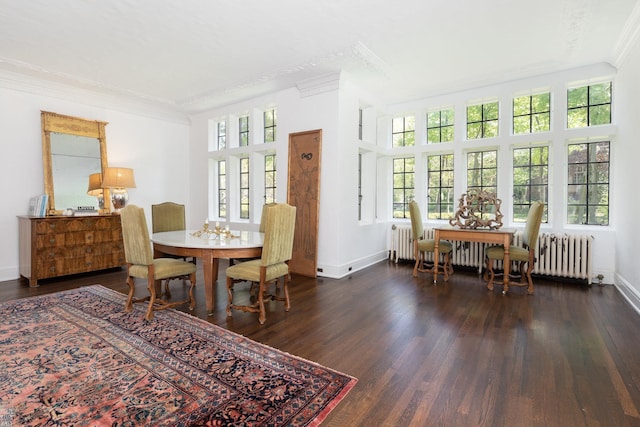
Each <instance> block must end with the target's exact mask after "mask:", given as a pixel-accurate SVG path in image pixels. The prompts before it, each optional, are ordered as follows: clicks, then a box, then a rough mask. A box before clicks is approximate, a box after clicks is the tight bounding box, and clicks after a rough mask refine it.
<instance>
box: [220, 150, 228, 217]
mask: <svg viewBox="0 0 640 427" xmlns="http://www.w3.org/2000/svg"><path fill="white" fill-rule="evenodd" d="M218 216H219V217H220V218H226V217H227V162H226V161H224V160H220V161H218Z"/></svg>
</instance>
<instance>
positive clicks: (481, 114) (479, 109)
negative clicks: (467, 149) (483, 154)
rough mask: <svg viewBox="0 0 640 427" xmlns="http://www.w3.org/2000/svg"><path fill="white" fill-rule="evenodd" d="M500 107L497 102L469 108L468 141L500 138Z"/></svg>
mask: <svg viewBox="0 0 640 427" xmlns="http://www.w3.org/2000/svg"><path fill="white" fill-rule="evenodd" d="M498 106H499V103H498V102H497V101H496V102H490V103H488V104H478V105H469V106H468V107H467V139H478V138H493V137H496V136H498V112H499V108H498Z"/></svg>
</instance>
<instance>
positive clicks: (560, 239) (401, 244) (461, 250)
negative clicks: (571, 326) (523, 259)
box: [389, 225, 593, 284]
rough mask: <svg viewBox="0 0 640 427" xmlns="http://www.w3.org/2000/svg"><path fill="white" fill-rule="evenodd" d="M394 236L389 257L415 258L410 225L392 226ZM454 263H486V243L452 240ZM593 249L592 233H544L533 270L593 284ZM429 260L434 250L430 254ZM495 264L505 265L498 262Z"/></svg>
mask: <svg viewBox="0 0 640 427" xmlns="http://www.w3.org/2000/svg"><path fill="white" fill-rule="evenodd" d="M391 234H392V238H391V245H392V246H391V249H390V251H389V254H390V259H392V260H393V261H394V262H398V261H399V260H411V261H414V260H415V257H414V256H413V237H412V231H411V227H406V226H395V225H394V226H393V227H392V233H391ZM423 238H425V239H433V229H431V228H428V229H425V232H424V236H423ZM453 243H454V245H453V253H452V263H453V265H454V266H455V265H458V266H464V267H477V268H478V269H481V268H482V267H483V266H484V247H485V244H484V243H478V242H453ZM513 244H514V245H517V246H519V245H521V244H522V232H521V231H518V232H516V234H515V235H514V238H513ZM592 252H593V236H591V235H588V234H560V233H542V234H540V235H539V237H538V242H537V246H536V257H537V262H536V265H535V268H534V269H533V273H534V274H540V275H543V276H557V277H568V278H574V279H585V280H587V283H588V284H591V280H592V277H591V264H592V259H591V258H592ZM427 259H428V260H429V261H432V260H433V254H431V253H429V254H427ZM496 268H500V269H501V268H502V262H501V261H500V262H498V265H497V266H496Z"/></svg>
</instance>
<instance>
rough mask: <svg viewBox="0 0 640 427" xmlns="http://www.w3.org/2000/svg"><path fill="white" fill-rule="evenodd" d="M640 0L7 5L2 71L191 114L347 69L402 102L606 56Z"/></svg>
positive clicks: (76, 0)
mask: <svg viewBox="0 0 640 427" xmlns="http://www.w3.org/2000/svg"><path fill="white" fill-rule="evenodd" d="M638 3H639V1H638V0H484V1H478V0H446V1H445V0H439V1H436V0H395V1H393V2H392V1H385V0H368V1H365V0H271V1H266V0H235V1H234V0H109V1H105V0H102V1H98V0H94V1H86V0H84V1H83V0H0V71H4V72H8V73H11V74H14V73H18V74H19V75H25V76H30V77H36V78H44V79H46V80H47V81H51V82H56V83H65V84H71V85H73V86H75V87H80V88H83V89H91V90H96V91H98V92H102V93H107V94H111V95H113V94H115V95H117V96H124V97H129V98H133V99H138V100H144V101H145V102H152V103H157V104H159V105H163V106H164V107H169V108H175V109H176V110H177V111H180V112H185V113H193V112H198V111H203V110H206V109H210V108H214V107H218V106H222V105H225V104H228V103H231V102H235V101H239V100H242V99H247V98H252V97H255V96H257V95H260V94H264V93H268V92H271V91H273V90H280V89H284V88H289V87H293V86H295V85H296V84H297V83H300V82H303V81H305V80H307V79H311V78H314V77H318V76H323V75H326V74H329V73H336V72H338V71H340V70H343V71H346V72H347V74H348V75H350V76H351V77H352V78H353V79H354V80H357V81H358V82H359V85H360V86H362V87H363V88H365V89H367V90H370V91H371V92H372V93H373V94H375V95H376V96H378V97H379V98H380V99H382V100H383V101H384V102H386V103H389V104H393V103H397V102H404V101H409V100H413V99H418V98H424V97H427V96H431V95H437V94H442V93H447V92H452V91H457V90H462V89H467V88H471V87H478V86H483V85H487V84H492V83H496V82H502V81H507V80H512V79H518V78H522V77H527V76H531V75H538V74H544V73H548V72H554V71H558V70H564V69H569V68H574V67H578V66H582V65H589V64H594V63H599V62H608V63H610V64H612V65H614V66H615V65H616V63H617V62H618V61H619V60H620V58H621V57H623V56H624V53H625V47H626V45H627V44H628V43H629V41H630V40H632V39H633V38H634V37H636V36H637V34H636V33H637V32H638V27H639V25H638V22H640V20H639V19H638V15H639V14H640V11H639V9H640V6H638Z"/></svg>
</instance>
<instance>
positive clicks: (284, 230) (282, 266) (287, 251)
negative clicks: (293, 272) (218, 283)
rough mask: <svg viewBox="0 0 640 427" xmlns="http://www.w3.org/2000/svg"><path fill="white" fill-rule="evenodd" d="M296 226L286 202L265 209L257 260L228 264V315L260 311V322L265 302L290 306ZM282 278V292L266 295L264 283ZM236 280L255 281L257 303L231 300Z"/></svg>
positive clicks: (294, 217)
mask: <svg viewBox="0 0 640 427" xmlns="http://www.w3.org/2000/svg"><path fill="white" fill-rule="evenodd" d="M295 226H296V207H295V206H290V205H288V204H286V203H279V204H277V205H275V206H270V207H269V208H268V209H266V210H265V228H264V245H263V246H262V255H261V257H260V258H258V259H254V260H251V261H245V262H241V263H239V264H236V265H232V266H230V267H227V271H226V275H227V294H228V297H229V299H228V301H227V316H231V312H232V310H241V311H246V312H250V313H260V315H259V316H258V321H259V322H260V324H263V323H264V322H265V320H266V311H265V308H264V301H265V300H268V299H273V300H277V301H284V309H285V311H289V308H290V306H291V304H290V301H289V281H290V280H291V276H290V274H289V264H288V262H289V260H290V259H291V256H292V253H293V240H294V231H295ZM280 278H282V279H283V282H284V284H283V293H284V296H281V295H280V294H279V292H277V293H276V294H272V295H268V294H267V293H266V292H267V286H268V285H269V284H272V283H277V282H278V280H279V279H280ZM238 280H245V281H248V282H256V283H258V284H259V288H258V298H257V302H255V303H254V304H250V305H240V304H234V303H233V284H234V283H236V282H237V281H238Z"/></svg>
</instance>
